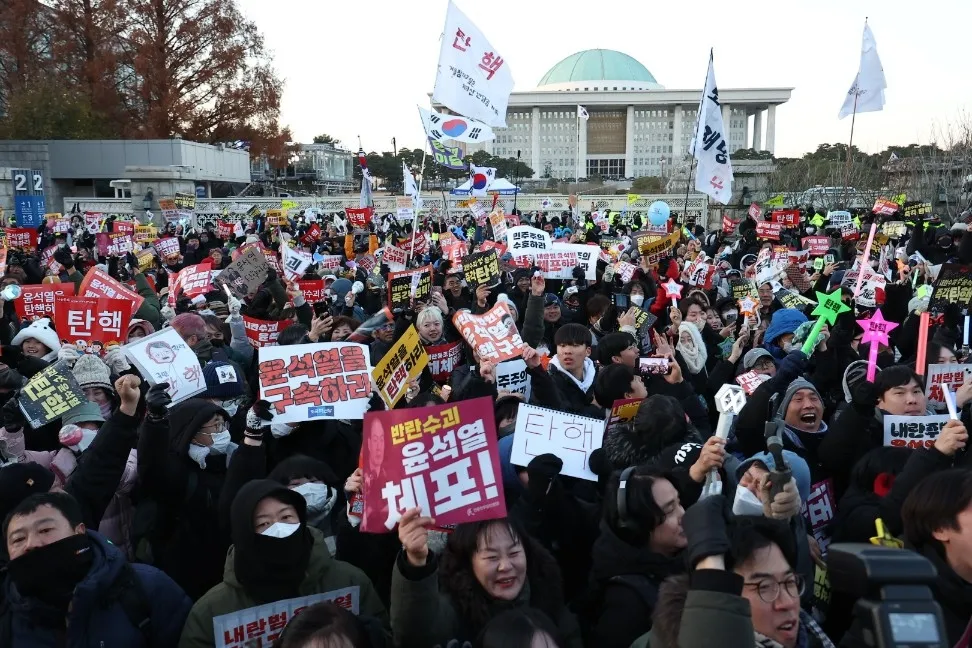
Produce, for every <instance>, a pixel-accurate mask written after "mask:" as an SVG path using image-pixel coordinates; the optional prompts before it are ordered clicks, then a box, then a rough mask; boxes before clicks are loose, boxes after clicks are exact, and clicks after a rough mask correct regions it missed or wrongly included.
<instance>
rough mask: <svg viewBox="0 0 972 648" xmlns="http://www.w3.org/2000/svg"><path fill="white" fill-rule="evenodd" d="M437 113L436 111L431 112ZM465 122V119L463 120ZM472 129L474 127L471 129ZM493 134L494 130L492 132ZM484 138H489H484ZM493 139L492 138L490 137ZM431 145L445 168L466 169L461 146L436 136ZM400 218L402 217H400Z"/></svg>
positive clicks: (431, 140) (438, 162) (439, 163)
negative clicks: (446, 142)
mask: <svg viewBox="0 0 972 648" xmlns="http://www.w3.org/2000/svg"><path fill="white" fill-rule="evenodd" d="M431 114H433V115H434V114H436V113H431ZM461 121H462V122H465V120H461ZM470 130H472V129H470ZM490 134H491V135H492V132H490ZM483 139H484V140H485V139H487V138H485V137H484V138H483ZM489 139H491V138H489ZM429 146H430V147H431V149H432V157H433V158H435V163H436V164H438V165H439V166H440V167H442V168H443V169H451V170H453V171H465V170H466V167H467V164H466V163H465V161H464V160H463V159H462V158H463V154H462V148H461V147H459V146H447V145H446V144H445V143H443V142H440V141H439V140H437V139H435V138H434V137H430V138H429ZM399 218H400V217H399Z"/></svg>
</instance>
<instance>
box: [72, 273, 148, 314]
mask: <svg viewBox="0 0 972 648" xmlns="http://www.w3.org/2000/svg"><path fill="white" fill-rule="evenodd" d="M78 296H79V297H94V298H96V299H97V298H98V297H107V298H109V299H127V300H128V301H130V302H132V303H133V304H134V305H133V306H132V312H133V313H135V312H138V309H139V308H141V307H142V302H144V301H145V298H144V297H142V296H141V295H139V294H138V293H137V292H135V291H134V290H132V289H131V288H129V287H128V286H126V285H125V284H123V283H121V282H120V281H118V280H117V279H114V278H112V277H111V276H110V275H109V274H108V273H107V272H102V271H101V270H99V269H98V268H91V269H90V270H88V274H86V275H84V280H82V281H81V286H80V287H79V288H78Z"/></svg>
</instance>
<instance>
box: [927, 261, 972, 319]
mask: <svg viewBox="0 0 972 648" xmlns="http://www.w3.org/2000/svg"><path fill="white" fill-rule="evenodd" d="M949 304H955V305H956V306H958V307H959V308H965V307H967V306H969V305H970V304H972V266H963V265H959V264H957V263H945V264H943V265H942V268H941V270H939V271H938V278H936V279H935V285H934V287H933V288H932V295H931V299H929V300H928V312H938V313H943V312H945V308H946V307H947V306H948V305H949Z"/></svg>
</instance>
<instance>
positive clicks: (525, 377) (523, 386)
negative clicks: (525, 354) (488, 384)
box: [496, 358, 532, 401]
mask: <svg viewBox="0 0 972 648" xmlns="http://www.w3.org/2000/svg"><path fill="white" fill-rule="evenodd" d="M531 383H532V379H531V378H530V374H529V373H527V366H526V362H524V361H523V359H522V358H516V359H515V360H507V361H506V362H501V363H499V364H498V365H496V391H497V392H499V395H500V396H503V395H505V394H520V395H522V396H523V400H525V401H528V400H530V394H531V391H532V389H531Z"/></svg>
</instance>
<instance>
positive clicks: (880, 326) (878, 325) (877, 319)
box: [813, 293, 898, 382]
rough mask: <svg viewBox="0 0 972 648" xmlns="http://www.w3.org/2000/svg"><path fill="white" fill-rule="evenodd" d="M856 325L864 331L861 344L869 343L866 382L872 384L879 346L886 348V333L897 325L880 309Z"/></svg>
mask: <svg viewBox="0 0 972 648" xmlns="http://www.w3.org/2000/svg"><path fill="white" fill-rule="evenodd" d="M817 295H818V296H819V295H820V293H817ZM813 314H814V315H816V314H817V311H816V310H814V311H813ZM857 325H858V326H860V327H861V328H862V329H864V337H862V338H861V344H867V343H868V342H870V343H871V348H870V350H869V351H868V356H867V381H868V382H874V374H875V373H876V372H877V356H878V350H879V348H880V345H882V344H883V345H885V346H888V331H890V330H891V329H894V328H897V326H898V325H897V323H895V322H888V321H887V320H885V319H884V315H882V314H881V309H880V308H879V309H877V310H876V311H874V315H872V316H871V317H870V319H861V320H857Z"/></svg>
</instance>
